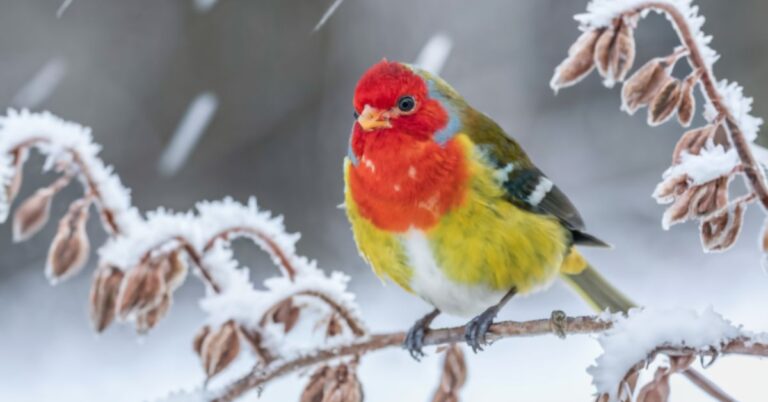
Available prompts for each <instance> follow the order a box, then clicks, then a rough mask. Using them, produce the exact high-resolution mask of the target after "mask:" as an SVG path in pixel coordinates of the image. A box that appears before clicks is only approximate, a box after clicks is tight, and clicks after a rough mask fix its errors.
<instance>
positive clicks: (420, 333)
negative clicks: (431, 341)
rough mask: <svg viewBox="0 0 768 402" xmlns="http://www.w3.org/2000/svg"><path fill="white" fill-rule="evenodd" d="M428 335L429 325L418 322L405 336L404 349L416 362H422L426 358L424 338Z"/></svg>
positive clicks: (422, 321)
mask: <svg viewBox="0 0 768 402" xmlns="http://www.w3.org/2000/svg"><path fill="white" fill-rule="evenodd" d="M426 334H427V324H426V323H425V322H424V320H418V321H416V323H415V324H413V326H412V327H411V329H409V330H408V333H407V334H406V335H405V340H404V341H403V349H405V350H407V351H408V353H410V354H411V357H413V359H414V360H416V361H420V360H421V358H422V357H424V352H423V351H422V348H424V336H425V335H426Z"/></svg>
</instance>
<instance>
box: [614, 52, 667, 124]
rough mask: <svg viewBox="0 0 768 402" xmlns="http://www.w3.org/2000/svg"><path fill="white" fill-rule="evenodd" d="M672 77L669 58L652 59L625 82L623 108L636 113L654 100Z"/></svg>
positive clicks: (622, 92)
mask: <svg viewBox="0 0 768 402" xmlns="http://www.w3.org/2000/svg"><path fill="white" fill-rule="evenodd" d="M670 79H671V77H670V75H669V64H668V60H667V58H666V57H658V58H655V59H651V60H650V61H648V62H647V63H645V64H644V65H643V66H642V67H640V68H639V69H638V70H637V71H635V73H634V74H632V76H630V77H629V79H627V80H626V81H625V82H624V86H623V87H622V90H621V101H622V105H621V108H622V110H624V111H626V112H627V113H629V114H634V113H635V112H636V111H637V110H638V109H639V108H641V107H643V106H646V105H647V104H648V103H649V102H650V101H651V100H653V98H654V97H655V96H656V94H657V93H658V91H659V90H660V89H661V87H662V86H663V85H664V84H666V83H667V82H668V81H669V80H670Z"/></svg>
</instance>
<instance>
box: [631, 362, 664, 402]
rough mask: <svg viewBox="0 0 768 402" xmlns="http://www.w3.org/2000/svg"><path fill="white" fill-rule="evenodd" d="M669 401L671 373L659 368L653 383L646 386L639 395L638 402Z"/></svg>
mask: <svg viewBox="0 0 768 402" xmlns="http://www.w3.org/2000/svg"><path fill="white" fill-rule="evenodd" d="M668 400H669V373H668V371H667V369H665V368H663V367H659V368H658V369H657V370H656V373H655V374H654V379H653V381H650V382H649V383H647V384H645V385H644V386H643V388H641V389H640V392H639V393H638V394H637V399H636V400H635V401H636V402H667V401H668Z"/></svg>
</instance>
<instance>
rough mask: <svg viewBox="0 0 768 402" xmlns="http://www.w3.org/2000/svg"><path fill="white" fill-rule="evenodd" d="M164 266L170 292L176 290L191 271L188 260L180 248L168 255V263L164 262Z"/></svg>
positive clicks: (164, 274)
mask: <svg viewBox="0 0 768 402" xmlns="http://www.w3.org/2000/svg"><path fill="white" fill-rule="evenodd" d="M162 268H163V271H164V272H163V276H164V278H165V283H166V284H167V285H168V291H169V292H173V291H175V290H176V289H178V288H179V286H181V284H182V283H184V280H185V279H186V278H187V273H188V271H189V266H188V264H187V261H186V259H185V258H184V255H182V253H181V251H179V250H175V251H173V252H171V253H170V254H169V255H168V260H167V264H163V265H162Z"/></svg>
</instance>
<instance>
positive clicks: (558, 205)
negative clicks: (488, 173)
mask: <svg viewBox="0 0 768 402" xmlns="http://www.w3.org/2000/svg"><path fill="white" fill-rule="evenodd" d="M503 186H504V189H505V190H506V191H507V195H508V196H509V198H510V201H512V202H514V203H515V205H518V206H520V207H523V208H524V209H527V210H529V211H533V212H537V213H542V214H548V215H552V216H554V217H556V218H557V219H559V220H560V222H562V223H563V226H565V227H566V228H568V229H570V230H572V231H573V230H582V229H584V221H583V220H582V218H581V215H579V211H577V210H576V207H574V206H573V203H571V201H570V200H569V199H568V197H566V196H565V194H563V192H562V191H560V189H559V188H557V186H555V184H554V183H552V181H551V180H549V179H548V178H547V177H546V176H545V175H544V174H543V173H541V171H539V170H538V169H535V168H527V169H512V171H510V172H509V174H508V175H507V180H506V181H504V182H503Z"/></svg>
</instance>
